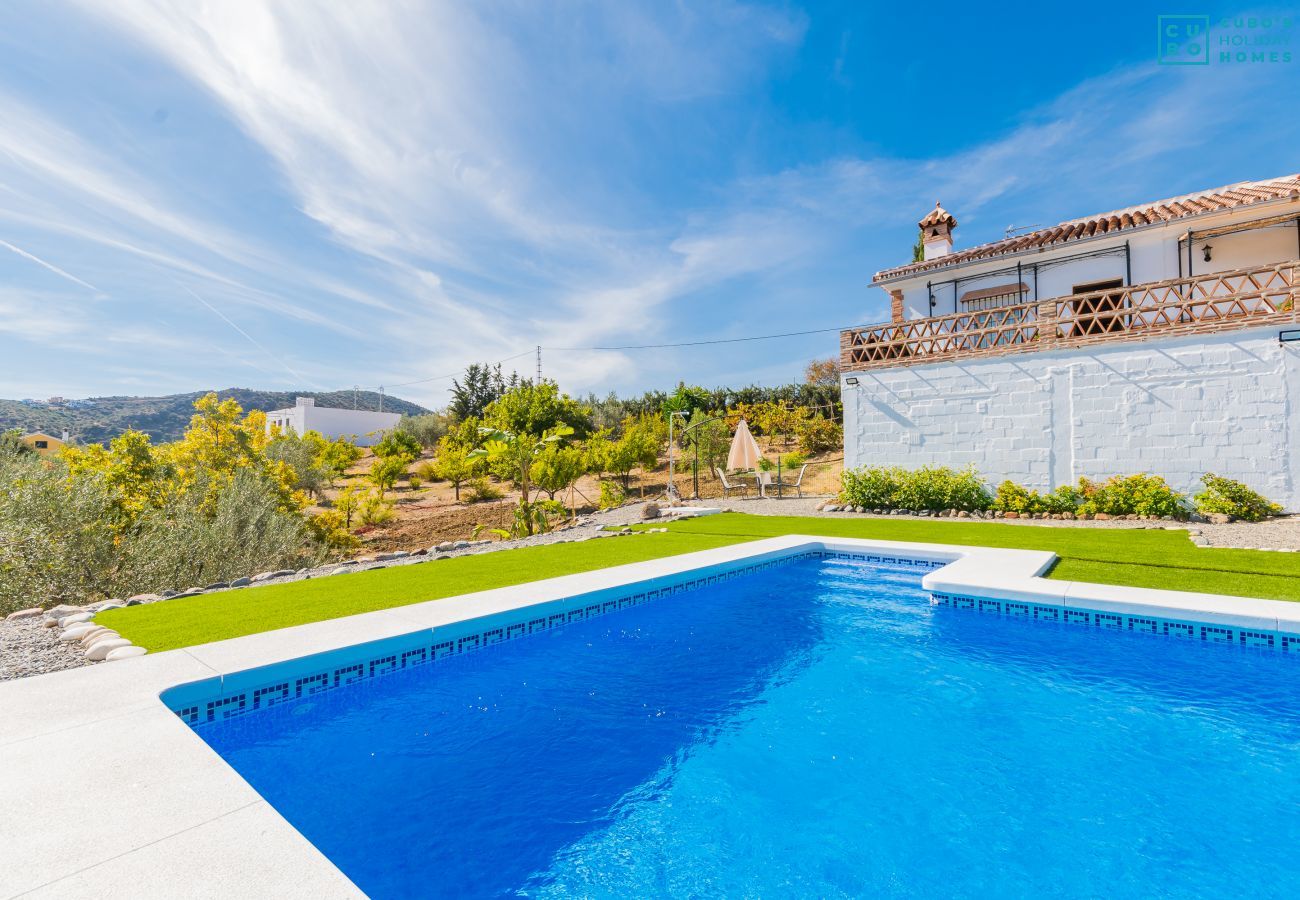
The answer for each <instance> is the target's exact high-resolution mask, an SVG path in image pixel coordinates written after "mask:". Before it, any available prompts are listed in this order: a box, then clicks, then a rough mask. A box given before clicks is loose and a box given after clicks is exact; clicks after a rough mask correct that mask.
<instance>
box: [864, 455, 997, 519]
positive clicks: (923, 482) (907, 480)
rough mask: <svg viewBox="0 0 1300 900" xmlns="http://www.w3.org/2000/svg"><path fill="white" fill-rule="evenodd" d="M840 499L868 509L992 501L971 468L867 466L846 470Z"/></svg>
mask: <svg viewBox="0 0 1300 900" xmlns="http://www.w3.org/2000/svg"><path fill="white" fill-rule="evenodd" d="M841 485H842V488H841V491H840V498H841V499H842V500H843V501H844V502H845V503H847V504H849V505H850V506H862V507H866V508H868V509H926V510H936V511H937V510H944V509H963V510H967V511H973V510H984V509H988V508H989V505H990V504H991V502H992V498H991V497H990V496H989V492H988V488H986V487H985V485H984V479H983V478H981V477H980V474H979V473H978V472H976V471H975V469H974V467H968V468H965V469H950V468H948V467H947V466H925V467H923V468H920V469H915V470H908V469H902V468H898V467H883V466H876V467H866V468H862V469H857V470H851V471H846V472H845V473H844V475H843V476H842V479H841Z"/></svg>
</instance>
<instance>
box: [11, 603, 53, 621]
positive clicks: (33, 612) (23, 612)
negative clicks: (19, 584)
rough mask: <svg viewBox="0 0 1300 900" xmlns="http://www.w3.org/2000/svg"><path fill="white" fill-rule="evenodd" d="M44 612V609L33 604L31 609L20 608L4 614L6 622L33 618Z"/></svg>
mask: <svg viewBox="0 0 1300 900" xmlns="http://www.w3.org/2000/svg"><path fill="white" fill-rule="evenodd" d="M44 614H45V610H43V609H41V608H40V607H39V606H33V607H32V608H31V609H20V610H18V611H17V612H11V613H10V614H9V615H7V616H5V621H6V622H22V621H26V620H27V619H35V618H36V617H37V616H41V615H44Z"/></svg>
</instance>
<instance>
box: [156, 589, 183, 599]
mask: <svg viewBox="0 0 1300 900" xmlns="http://www.w3.org/2000/svg"><path fill="white" fill-rule="evenodd" d="M179 596H180V592H179V591H171V590H168V591H159V592H158V599H159V600H170V599H171V598H172V597H179Z"/></svg>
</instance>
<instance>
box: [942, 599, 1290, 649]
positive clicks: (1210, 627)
mask: <svg viewBox="0 0 1300 900" xmlns="http://www.w3.org/2000/svg"><path fill="white" fill-rule="evenodd" d="M930 602H931V603H932V604H933V605H935V606H944V607H948V608H950V609H961V610H970V611H973V612H979V613H989V614H992V615H999V616H1013V617H1017V616H1018V617H1021V618H1032V619H1037V620H1039V621H1049V622H1059V623H1061V624H1065V625H1083V626H1088V627H1092V628H1105V629H1110V630H1112V631H1131V632H1135V633H1140V634H1147V635H1152V636H1156V637H1171V638H1179V639H1182V640H1200V641H1204V642H1206V643H1212V644H1233V645H1236V646H1241V647H1256V648H1260V649H1264V650H1277V651H1280V652H1282V653H1288V654H1293V655H1295V656H1296V658H1298V659H1300V634H1286V633H1283V632H1274V631H1257V630H1255V629H1251V628H1241V627H1236V626H1230V625H1214V624H1210V623H1207V622H1195V621H1190V620H1185V619H1167V618H1163V617H1160V616H1152V615H1149V614H1143V615H1133V614H1129V613H1117V612H1104V611H1102V610H1096V609H1082V608H1078V607H1065V606H1052V605H1051V604H1042V603H1033V602H1021V601H1014V600H998V599H996V598H991V597H967V596H963V595H959V594H944V593H937V592H932V593H931V594H930Z"/></svg>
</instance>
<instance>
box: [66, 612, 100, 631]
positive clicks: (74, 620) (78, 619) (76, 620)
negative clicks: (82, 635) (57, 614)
mask: <svg viewBox="0 0 1300 900" xmlns="http://www.w3.org/2000/svg"><path fill="white" fill-rule="evenodd" d="M93 618H95V614H94V613H88V612H84V613H74V614H73V615H71V616H64V617H63V618H62V619H59V627H60V628H69V627H71V626H73V625H79V624H81V623H82V622H89V621H90V620H91V619H93Z"/></svg>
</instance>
